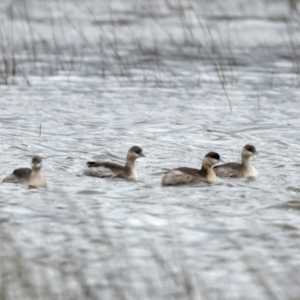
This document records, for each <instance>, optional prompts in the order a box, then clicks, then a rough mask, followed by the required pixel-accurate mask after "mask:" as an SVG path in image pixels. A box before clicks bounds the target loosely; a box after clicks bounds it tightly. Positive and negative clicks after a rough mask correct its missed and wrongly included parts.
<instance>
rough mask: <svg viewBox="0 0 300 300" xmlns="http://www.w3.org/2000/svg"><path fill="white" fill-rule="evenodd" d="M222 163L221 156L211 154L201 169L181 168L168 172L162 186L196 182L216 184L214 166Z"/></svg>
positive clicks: (207, 156)
mask: <svg viewBox="0 0 300 300" xmlns="http://www.w3.org/2000/svg"><path fill="white" fill-rule="evenodd" d="M219 161H220V155H219V154H218V153H216V152H209V153H207V154H206V155H205V157H204V159H203V162H202V167H201V169H200V170H199V169H193V168H186V167H181V168H177V169H174V170H170V171H168V172H167V173H166V174H165V175H164V176H163V178H162V181H161V184H162V185H179V184H187V183H196V182H201V181H203V182H207V183H213V182H216V180H217V176H216V174H215V172H214V171H213V170H212V166H213V165H215V164H216V163H218V162H219Z"/></svg>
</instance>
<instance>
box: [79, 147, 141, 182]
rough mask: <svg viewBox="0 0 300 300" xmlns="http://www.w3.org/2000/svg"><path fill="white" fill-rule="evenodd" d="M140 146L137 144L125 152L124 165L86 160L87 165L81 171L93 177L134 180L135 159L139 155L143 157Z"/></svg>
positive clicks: (135, 174)
mask: <svg viewBox="0 0 300 300" xmlns="http://www.w3.org/2000/svg"><path fill="white" fill-rule="evenodd" d="M144 156H145V155H144V153H143V150H142V148H140V147H138V146H133V147H131V148H130V149H129V150H128V152H127V159H126V164H125V166H120V165H117V164H115V163H111V162H93V161H89V162H87V167H86V169H85V170H84V171H83V174H84V175H87V176H93V177H100V178H105V177H116V178H123V179H130V180H135V179H137V173H136V170H135V161H136V159H138V158H139V157H144Z"/></svg>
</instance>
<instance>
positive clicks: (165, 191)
mask: <svg viewBox="0 0 300 300" xmlns="http://www.w3.org/2000/svg"><path fill="white" fill-rule="evenodd" d="M75 2H76V1H66V2H65V5H64V6H62V7H63V8H64V9H65V10H66V11H68V10H69V18H71V19H72V18H73V19H72V20H73V21H74V20H81V21H82V23H81V24H82V27H84V26H87V25H86V24H92V25H90V26H92V27H91V28H94V27H95V24H98V25H97V26H100V25H101V26H104V27H105V26H108V28H110V30H111V27H109V26H112V28H114V29H115V30H116V35H120V36H121V37H117V38H116V39H117V40H118V41H120V40H122V33H124V32H126V30H128V28H130V29H131V30H132V31H130V32H131V33H132V32H135V33H137V35H139V34H141V33H142V32H143V30H142V28H144V30H145V32H148V31H150V32H151V28H150V27H149V26H150V24H149V23H150V21H149V20H148V18H147V16H146V17H144V18H143V17H142V16H141V13H142V12H143V5H142V4H143V2H138V3H139V5H141V7H138V8H134V4H132V3H131V2H128V3H129V4H127V6H126V4H124V5H121V4H120V3H119V4H118V2H114V3H110V5H111V9H112V14H111V15H110V16H118V17H119V19H118V22H120V20H122V23H119V24H117V25H116V26H114V25H115V23H113V22H112V19H110V18H109V15H108V14H107V12H106V14H105V12H103V14H101V15H99V16H98V19H97V20H94V23H91V20H90V19H89V18H87V17H86V18H84V16H85V12H86V11H88V10H83V9H82V7H81V6H80V5H81V4H78V5H79V8H76V5H75V4H76V3H75ZM22 3H23V4H24V3H26V1H25V2H24V1H23V2H22ZM86 3H87V4H86V5H87V7H93V5H94V4H95V3H94V2H93V1H87V2H86ZM144 3H148V2H144ZM154 3H157V5H158V4H159V2H154ZM228 3H229V4H230V5H229V4H228V5H229V6H228V10H225V11H224V9H225V8H226V7H223V10H222V9H220V7H219V6H218V5H217V4H218V2H214V1H212V4H207V3H205V2H203V3H202V2H199V7H198V6H196V8H195V7H194V8H195V10H196V11H197V12H199V11H200V10H197V9H200V8H203V9H204V8H205V9H207V12H206V13H204V12H202V13H199V15H201V16H202V17H203V20H201V22H203V23H202V24H208V26H212V28H214V27H217V28H218V29H219V30H220V31H225V32H226V31H228V32H229V33H230V34H229V33H228V36H227V37H226V41H227V42H228V41H232V44H230V46H228V44H226V45H227V46H226V47H225V48H222V39H220V40H219V39H218V40H217V41H218V45H217V46H216V47H217V49H218V50H217V52H216V56H215V58H216V60H215V61H214V60H213V59H212V57H211V56H210V55H209V51H210V50H211V49H212V48H210V47H209V46H208V45H212V44H213V42H212V41H209V42H208V41H207V40H206V41H203V43H202V46H201V47H200V48H197V47H198V46H196V44H195V45H188V44H187V45H185V44H181V42H182V39H181V38H183V37H182V36H181V35H182V32H180V28H182V26H183V25H182V23H180V22H179V21H180V20H179V19H177V14H176V11H175V9H173V10H172V9H170V8H169V10H168V11H167V12H166V11H165V10H166V8H160V7H159V8H157V7H156V9H157V10H156V11H155V13H156V14H157V15H156V17H157V19H158V20H161V21H162V22H164V23H163V24H164V26H163V28H164V30H165V31H167V30H168V29H170V31H168V32H172V31H174V32H175V33H176V34H177V35H176V34H175V36H176V37H177V38H178V40H177V42H176V43H175V41H173V42H174V43H173V44H172V43H170V44H169V43H168V42H169V41H170V40H166V37H167V36H168V35H167V34H162V33H161V35H158V36H157V40H158V41H159V44H158V45H157V51H158V52H159V55H158V57H159V58H158V60H159V61H160V62H159V63H158V64H157V65H156V67H153V68H152V67H150V66H152V63H151V64H150V63H149V64H148V62H147V59H148V58H149V57H150V58H151V59H152V61H155V59H154V57H156V56H157V54H155V55H154V54H149V53H148V54H147V55H148V56H147V55H145V53H142V52H141V51H140V50H141V49H138V48H137V47H136V45H137V44H135V43H130V40H127V41H126V39H125V42H124V40H122V43H124V44H122V43H121V42H120V45H119V48H118V51H119V53H123V57H127V59H129V60H128V61H125V62H124V60H120V61H119V63H118V60H117V57H116V56H114V55H113V54H112V53H111V51H110V50H109V51H108V52H107V53H106V54H105V55H104V58H105V59H107V61H106V63H104V60H103V61H102V60H101V59H99V56H94V55H93V53H92V51H90V52H89V50H87V51H85V50H83V51H84V52H83V53H84V54H83V58H82V60H81V62H80V63H79V62H78V61H79V58H78V57H77V56H76V57H77V59H78V60H77V63H75V66H76V68H77V69H76V70H75V71H74V70H72V72H71V73H68V71H67V70H63V68H61V65H59V64H58V62H57V60H55V59H53V57H52V56H51V55H50V56H47V55H46V54H45V52H43V50H42V49H39V47H38V46H37V52H36V56H37V57H42V58H43V59H44V61H41V62H40V64H39V63H38V62H36V61H34V60H33V59H32V60H30V59H29V58H28V57H26V59H24V61H23V60H22V59H21V57H22V55H21V54H22V51H23V50H24V49H23V48H22V47H21V46H20V45H19V46H18V47H17V46H16V48H15V51H16V53H19V54H18V55H20V56H17V54H16V56H17V57H18V59H19V60H18V61H19V63H20V66H21V67H22V68H23V69H22V70H25V71H24V72H25V73H26V76H25V75H24V74H23V75H24V76H23V75H20V74H18V76H16V77H15V78H12V77H9V82H12V81H15V83H16V84H15V85H1V86H0V109H1V110H0V122H1V123H0V135H1V141H2V143H1V145H2V146H1V147H0V151H1V160H0V174H1V177H2V178H3V177H4V176H6V175H7V174H9V173H10V172H11V171H12V170H13V169H14V168H17V167H21V166H29V162H30V158H31V156H32V155H35V154H39V155H41V156H42V157H43V158H44V166H43V173H44V176H45V177H46V179H47V181H48V189H46V190H44V189H41V190H36V189H28V188H27V187H24V186H15V185H9V184H2V185H1V187H0V190H1V198H0V238H1V246H0V247H1V248H0V249H1V256H0V259H1V261H0V264H1V271H0V272H1V279H0V287H1V289H0V290H1V292H0V294H1V297H2V298H1V297H0V298H1V299H22V300H23V299H54V298H55V299H298V298H299V295H300V290H299V271H300V254H299V244H300V239H299V237H300V236H299V229H300V221H299V211H300V197H299V192H300V188H299V175H298V174H299V166H300V154H299V151H298V149H299V143H300V139H299V136H298V133H299V128H300V120H299V113H300V107H299V96H300V93H299V86H298V83H297V80H298V78H299V76H298V73H297V62H295V60H294V58H295V57H297V55H298V54H297V51H298V49H296V50H295V51H296V52H293V51H294V50H293V49H291V47H289V45H291V44H290V43H289V42H287V43H286V44H284V43H283V42H282V41H287V40H288V39H289V37H291V36H292V37H293V38H295V40H293V41H294V43H295V45H297V41H298V40H297V38H299V36H298V35H297V34H298V33H297V32H296V28H297V26H299V24H298V23H297V20H296V19H293V18H292V17H291V19H289V21H288V22H287V21H286V20H285V19H283V20H282V18H284V17H287V16H291V12H290V11H289V7H287V6H286V4H284V3H281V2H278V3H272V4H269V6H268V5H267V4H266V3H265V4H264V5H265V6H263V8H264V10H261V8H262V7H261V5H262V4H260V3H256V4H255V5H253V6H250V7H249V6H247V7H246V8H243V7H239V6H238V5H236V2H234V1H228ZM27 4H28V5H29V7H31V6H30V5H34V4H36V2H34V1H28V2H27ZM148 4H149V3H148ZM192 4H194V5H196V4H195V3H193V2H192ZM6 5H8V3H6ZM20 5H21V4H20ZM48 5H49V6H50V7H51V9H52V10H51V11H52V15H53V18H54V24H55V25H53V26H58V28H59V26H60V25H59V24H60V23H59V20H60V17H59V16H61V15H63V16H65V15H64V13H65V12H62V11H61V10H60V9H61V7H60V8H58V7H56V4H55V1H53V2H52V1H48ZM174 5H175V4H174ZM20 7H21V6H20ZM32 7H34V10H33V12H32V16H31V18H32V19H31V23H30V24H31V26H32V28H34V29H35V30H36V31H38V30H45V28H48V30H49V31H50V32H51V30H50V29H49V28H50V25H49V20H48V19H47V18H46V16H47V14H46V12H47V8H45V7H39V6H32ZM104 7H107V6H104ZM216 7H218V10H213V9H214V8H216ZM2 8H3V9H2V14H3V16H7V9H9V8H10V7H9V6H7V7H6V6H5V5H4V4H2ZM151 8H153V7H152V6H151ZM266 8H269V9H268V10H267V9H266ZM76 9H78V10H76ZM134 9H135V10H134ZM148 9H149V7H148ZM98 10H101V9H100V7H97V6H96V7H95V11H94V13H95V14H96V13H97V11H98ZM20 11H21V10H20ZM136 11H138V12H139V13H140V15H139V14H137V13H136ZM145 11H146V12H147V13H148V14H149V15H150V12H149V10H145ZM178 11H181V10H178ZM178 11H177V12H178ZM183 11H185V13H186V14H187V16H188V15H189V9H188V8H186V7H184V8H183ZM261 11H264V13H261ZM75 12H77V14H76V13H75ZM158 12H160V13H161V15H159V14H158ZM72 13H73V14H72ZM16 15H17V13H15V18H14V19H13V21H11V22H12V23H9V24H15V25H14V26H16V27H18V26H20V25H22V22H23V21H22V18H17V17H16ZM39 16H40V19H39V18H38V17H39ZM89 16H90V15H89ZM120 16H122V18H121V17H120ZM270 16H272V18H270ZM187 19H188V18H187ZM224 19H225V20H224ZM107 20H108V21H107ZM188 20H189V19H188ZM96 21H97V22H98V23H97V22H96ZM100 21H101V22H102V23H101V22H100ZM194 21H195V20H192V19H191V20H190V22H191V23H192V24H193V26H194V27H195V30H197V28H199V24H198V26H197V23H196V24H195V23H193V22H194ZM7 22H9V21H7ZM84 22H85V23H84ZM95 22H96V23H95ZM99 22H100V25H99ZM106 22H108V23H109V24H110V25H109V24H108V25H107V24H106ZM126 22H127V23H126ZM111 23H112V24H111ZM7 24H8V23H7ZM68 24H69V26H70V23H68ZM120 24H121V25H120ZM158 24H159V22H158ZM297 24H298V25H297ZM47 26H48V27H47ZM64 26H65V27H63V26H62V28H67V27H66V26H67V25H64ZM93 26H94V27H93ZM101 26H100V27H101ZM141 27H142V28H141ZM225 27H226V28H225ZM68 28H69V29H70V32H71V33H70V35H71V37H70V39H72V32H73V31H72V28H73V27H71V26H70V27H68ZM101 28H102V27H101ZM158 28H159V27H157V28H153V30H154V31H155V30H158ZM287 28H292V29H291V30H294V31H293V32H295V33H293V34H292V35H289V34H288V33H287V31H286V30H287ZM73 29H74V28H73ZM262 29H263V30H262ZM15 30H16V35H17V33H19V34H20V32H19V31H18V30H17V29H16V28H15ZM94 30H96V29H95V28H94ZM97 30H99V29H98V28H97ZM103 30H109V29H107V28H106V29H103ZM46 32H47V31H46ZM55 32H56V31H55ZM75 32H76V30H75ZM101 32H102V31H101ZM204 32H205V30H204V29H203V31H202V34H203V35H204ZM216 32H217V31H216ZM47 33H48V32H47ZM56 33H57V34H58V35H59V34H60V33H61V32H58V31H57V32H56ZM148 33H149V32H148ZM280 33H282V34H283V33H285V35H280ZM73 34H74V32H73ZM145 35H146V34H145ZM154 35H155V34H154ZM180 36H181V37H180ZM88 37H89V38H90V39H92V38H93V37H94V38H95V33H94V32H92V33H91V34H90V35H88ZM223 37H224V35H223ZM238 37H239V38H238ZM27 38H28V40H30V36H27V35H26V34H24V39H27ZM43 38H44V39H45V40H47V38H48V39H49V40H51V34H49V35H47V34H45V37H43ZM127 38H128V36H127ZM143 38H144V39H145V40H146V41H152V39H151V38H153V36H152V37H151V36H150V37H149V36H147V35H146V36H145V37H143ZM211 38H212V37H211V36H209V35H208V39H211ZM240 38H241V39H240ZM128 39H129V38H128ZM58 41H59V43H60V44H61V45H62V46H61V48H60V50H61V51H62V53H60V54H59V56H60V55H62V60H63V58H64V57H65V56H64V55H65V54H64V53H63V51H67V50H66V49H68V45H69V44H68V41H65V44H64V40H63V39H62V38H61V37H58ZM132 41H133V40H131V42H132ZM261 41H265V42H264V43H262V42H261ZM72 42H73V43H74V45H76V43H78V45H82V44H84V42H86V40H84V39H83V38H82V39H81V40H78V41H76V40H73V41H72ZM106 42H107V40H106ZM16 43H17V42H16ZM80 43H81V44H80ZM149 43H150V42H149ZM205 43H207V44H205ZM178 45H180V47H178ZM86 47H87V48H88V44H87V46H86ZM218 47H219V48H218ZM63 49H65V50H63ZM196 49H198V50H199V49H200V50H199V52H198V53H197V51H196ZM182 50H184V53H183V52H182ZM228 53H232V55H233V56H232V57H233V58H234V62H233V61H231V60H230V59H229V58H228V56H226V55H227V54H228ZM291 53H294V54H291ZM110 55H111V56H110ZM193 55H194V56H193ZM219 55H224V57H225V58H224V57H223V58H222V57H220V56H219ZM293 55H294V56H293ZM109 58H110V59H113V60H112V61H109V63H110V65H108V64H107V62H108V59H109ZM223 59H225V60H223ZM43 64H44V66H46V67H45V68H44V69H43V67H42V66H41V65H43ZM154 65H155V64H154ZM30 66H31V67H32V66H35V67H36V69H34V68H31V67H30ZM53 66H55V68H54V69H52V71H53V74H48V72H47V71H49V68H50V67H51V68H53ZM111 66H113V67H114V68H115V69H114V70H112V68H111ZM120 66H121V67H120ZM119 67H120V68H123V70H125V71H126V72H125V73H124V74H121V73H119V72H120V69H118V68H119ZM101 68H104V69H105V72H107V73H106V75H105V76H103V73H102V71H99V70H101ZM116 70H117V71H116ZM114 72H115V73H114ZM99 74H102V75H99ZM145 76H146V77H147V79H146V80H145ZM222 76H223V77H224V76H225V77H226V79H225V80H223V79H222V78H223V77H222ZM225 77H224V78H225ZM24 78H26V80H28V82H29V83H30V85H27V84H26V80H25V79H24ZM12 79H14V80H12ZM222 83H223V84H222ZM226 95H227V96H228V99H227V97H226ZM230 106H231V109H230ZM231 110H232V111H231ZM40 126H41V133H40ZM246 143H251V144H254V145H255V146H256V148H257V150H258V151H259V156H256V157H255V158H254V159H253V165H255V167H256V168H257V169H258V170H259V171H260V177H259V178H257V179H255V180H253V179H251V180H250V179H237V180H230V179H220V180H219V181H218V183H217V184H214V185H204V184H199V185H193V186H180V187H167V188H166V187H162V186H161V185H160V180H161V177H162V175H163V173H164V171H165V170H167V169H168V168H173V167H179V166H190V167H200V165H201V161H202V158H203V156H204V155H205V154H206V153H207V152H209V151H217V152H219V153H220V154H221V156H222V158H223V160H225V161H238V160H239V157H240V151H241V148H242V147H243V146H244V145H245V144H246ZM132 145H139V146H141V147H142V148H143V150H144V152H145V154H146V157H145V158H141V159H139V160H138V162H137V172H138V175H139V178H138V180H137V181H136V182H128V181H123V180H112V179H98V178H91V177H84V176H82V170H83V168H84V165H85V162H86V161H87V160H90V159H94V160H97V159H99V160H109V161H114V162H118V163H123V162H124V160H125V156H126V153H127V150H128V148H129V147H130V146H132Z"/></svg>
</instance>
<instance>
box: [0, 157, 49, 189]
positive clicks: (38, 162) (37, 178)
mask: <svg viewBox="0 0 300 300" xmlns="http://www.w3.org/2000/svg"><path fill="white" fill-rule="evenodd" d="M31 167H32V169H30V168H20V169H16V170H14V171H13V172H12V174H10V175H8V176H7V177H5V178H4V179H3V181H2V182H9V183H21V184H26V185H28V186H32V187H47V182H46V180H45V178H44V177H43V175H42V173H41V168H42V158H41V157H40V156H34V157H33V158H32V160H31Z"/></svg>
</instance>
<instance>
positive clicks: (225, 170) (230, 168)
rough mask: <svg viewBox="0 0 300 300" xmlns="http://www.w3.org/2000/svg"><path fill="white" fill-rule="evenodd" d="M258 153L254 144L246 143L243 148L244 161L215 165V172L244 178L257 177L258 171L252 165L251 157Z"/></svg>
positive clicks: (220, 175)
mask: <svg viewBox="0 0 300 300" xmlns="http://www.w3.org/2000/svg"><path fill="white" fill-rule="evenodd" d="M255 154H258V152H257V151H256V149H255V147H254V146H252V145H245V146H244V147H243V149H242V152H241V156H242V163H241V164H240V163H234V162H231V163H226V164H223V165H219V166H215V167H214V168H213V170H214V172H215V173H216V175H217V176H219V177H231V178H243V177H257V176H258V175H259V173H258V171H257V170H256V169H255V168H254V167H253V166H252V165H251V163H250V157H251V156H253V155H255Z"/></svg>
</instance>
